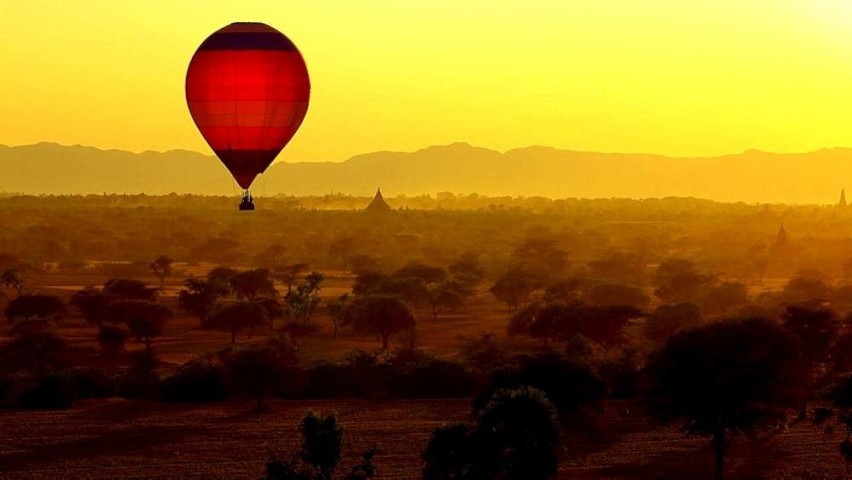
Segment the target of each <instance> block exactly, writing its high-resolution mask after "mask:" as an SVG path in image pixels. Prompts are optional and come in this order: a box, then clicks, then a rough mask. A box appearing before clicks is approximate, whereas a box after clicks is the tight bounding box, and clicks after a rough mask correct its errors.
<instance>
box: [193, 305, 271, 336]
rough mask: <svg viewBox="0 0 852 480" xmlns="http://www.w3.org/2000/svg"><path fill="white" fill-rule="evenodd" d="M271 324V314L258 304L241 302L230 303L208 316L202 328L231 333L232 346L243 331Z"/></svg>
mask: <svg viewBox="0 0 852 480" xmlns="http://www.w3.org/2000/svg"><path fill="white" fill-rule="evenodd" d="M268 324H269V312H268V311H267V310H266V308H265V307H264V306H263V305H262V304H260V303H257V302H248V301H240V302H234V303H229V304H227V305H224V306H222V307H220V308H218V309H216V310H214V311H213V312H212V313H211V314H210V316H208V317H207V318H206V319H205V320H204V323H203V324H202V328H205V329H211V330H223V331H227V332H231V344H235V343H237V333H238V332H240V331H241V330H248V331H252V330H253V329H254V328H257V327H260V326H263V325H268Z"/></svg>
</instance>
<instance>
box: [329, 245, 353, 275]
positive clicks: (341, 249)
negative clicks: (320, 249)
mask: <svg viewBox="0 0 852 480" xmlns="http://www.w3.org/2000/svg"><path fill="white" fill-rule="evenodd" d="M355 243H356V238H355V237H353V236H345V237H337V238H335V239H334V240H332V242H331V245H329V249H328V253H329V255H330V256H331V257H332V258H336V259H338V260H340V267H341V270H343V271H344V272H345V271H347V270H348V269H349V260H350V258H351V257H352V249H353V248H354V247H355Z"/></svg>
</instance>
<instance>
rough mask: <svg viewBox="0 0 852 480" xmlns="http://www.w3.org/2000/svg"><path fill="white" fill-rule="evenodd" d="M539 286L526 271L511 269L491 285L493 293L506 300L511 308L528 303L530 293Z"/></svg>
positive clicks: (498, 298)
mask: <svg viewBox="0 0 852 480" xmlns="http://www.w3.org/2000/svg"><path fill="white" fill-rule="evenodd" d="M536 288H537V285H536V283H535V282H534V281H533V279H532V278H531V277H530V275H529V274H527V273H526V272H524V271H521V270H517V269H515V270H509V271H508V272H506V273H504V274H503V275H502V276H501V277H500V278H498V279H497V281H496V282H494V285H492V286H491V290H490V291H491V294H492V295H494V297H495V298H496V299H497V300H500V301H501V302H504V303H505V304H506V307H507V308H509V310H517V309H518V307H519V306H521V305H523V304H525V303H527V301H528V300H529V296H530V294H532V292H533V291H535V290H536Z"/></svg>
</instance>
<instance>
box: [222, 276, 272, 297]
mask: <svg viewBox="0 0 852 480" xmlns="http://www.w3.org/2000/svg"><path fill="white" fill-rule="evenodd" d="M231 289H232V290H233V292H234V294H235V295H236V296H237V299H239V300H242V299H244V298H247V299H249V300H256V299H258V298H260V297H275V296H276V295H278V291H277V290H275V285H274V284H273V282H272V277H271V276H270V271H269V269H266V268H255V269H253V270H246V271H244V272H240V273H238V274H236V275H235V276H234V277H233V278H231Z"/></svg>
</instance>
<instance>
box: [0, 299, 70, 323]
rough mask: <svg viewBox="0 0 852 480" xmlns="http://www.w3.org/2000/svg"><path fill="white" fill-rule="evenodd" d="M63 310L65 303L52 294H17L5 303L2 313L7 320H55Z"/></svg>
mask: <svg viewBox="0 0 852 480" xmlns="http://www.w3.org/2000/svg"><path fill="white" fill-rule="evenodd" d="M64 311H65V304H64V303H62V300H60V299H59V298H58V297H55V296H53V295H41V294H34V295H23V294H22V295H19V296H18V297H17V298H15V299H14V300H12V301H11V302H9V304H8V305H6V309H5V310H4V314H5V315H6V319H7V320H8V321H9V322H18V321H22V320H42V321H48V322H55V321H57V320H59V318H60V316H61V315H62V313H63V312H64Z"/></svg>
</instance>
